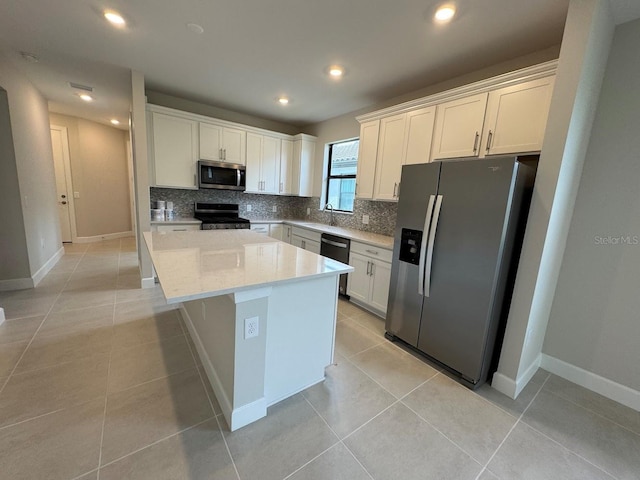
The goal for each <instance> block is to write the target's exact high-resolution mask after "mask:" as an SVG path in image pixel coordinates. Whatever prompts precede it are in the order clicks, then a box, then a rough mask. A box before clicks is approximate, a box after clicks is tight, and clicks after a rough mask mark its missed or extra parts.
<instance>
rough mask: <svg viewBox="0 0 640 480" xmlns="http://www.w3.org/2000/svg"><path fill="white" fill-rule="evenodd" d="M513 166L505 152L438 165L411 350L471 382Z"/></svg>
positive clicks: (483, 337)
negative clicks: (426, 287) (437, 202)
mask: <svg viewBox="0 0 640 480" xmlns="http://www.w3.org/2000/svg"><path fill="white" fill-rule="evenodd" d="M514 164H515V161H514V158H513V157H510V158H505V157H502V158H495V159H482V160H469V161H458V162H443V163H442V170H441V174H440V184H439V187H438V195H441V196H442V205H441V209H440V213H439V216H438V215H437V212H435V213H434V220H433V224H434V227H432V228H435V226H436V224H437V228H436V230H435V243H434V248H433V263H432V265H431V270H430V278H431V283H430V291H429V296H428V297H426V296H425V299H424V305H423V311H422V322H421V326H420V335H419V339H418V348H419V349H420V350H422V351H423V352H425V353H426V354H428V355H430V356H432V357H433V358H435V359H437V360H439V361H441V362H442V363H444V364H445V365H448V366H449V367H450V368H452V369H454V370H456V371H458V372H460V373H461V374H462V375H463V376H465V377H467V379H470V380H472V381H475V380H476V379H478V378H479V375H480V370H481V367H482V360H483V358H484V357H483V356H484V353H485V344H486V337H487V334H488V328H489V317H490V312H491V309H492V301H493V298H494V295H493V293H494V290H495V288H496V281H497V276H498V266H499V259H500V258H501V252H502V245H503V243H504V241H503V238H504V232H505V229H506V222H505V215H506V212H507V207H508V204H509V196H510V191H511V188H512V181H513V178H514V175H515V174H514ZM427 269H429V265H427ZM428 273H429V272H428Z"/></svg>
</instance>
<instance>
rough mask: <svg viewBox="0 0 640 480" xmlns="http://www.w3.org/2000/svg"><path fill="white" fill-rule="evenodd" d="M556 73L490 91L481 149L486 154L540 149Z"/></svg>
mask: <svg viewBox="0 0 640 480" xmlns="http://www.w3.org/2000/svg"><path fill="white" fill-rule="evenodd" d="M554 81H555V77H546V78H541V79H538V80H532V81H530V82H525V83H521V84H518V85H513V86H510V87H505V88H501V89H499V90H494V91H493V92H490V93H489V102H488V104H487V114H486V119H485V134H484V135H483V141H482V151H483V152H484V154H485V155H501V154H507V153H516V152H537V151H540V150H541V149H542V140H543V139H544V131H545V127H546V125H547V116H548V115H549V106H550V105H551V94H552V93H553V85H554Z"/></svg>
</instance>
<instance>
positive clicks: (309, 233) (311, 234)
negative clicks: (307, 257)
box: [291, 227, 322, 243]
mask: <svg viewBox="0 0 640 480" xmlns="http://www.w3.org/2000/svg"><path fill="white" fill-rule="evenodd" d="M291 233H292V234H293V235H297V236H299V237H303V238H307V239H309V240H313V241H314V242H318V243H320V237H321V236H322V234H321V233H320V232H315V231H313V230H307V229H306V228H300V227H293V228H292V229H291Z"/></svg>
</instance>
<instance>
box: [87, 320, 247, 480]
mask: <svg viewBox="0 0 640 480" xmlns="http://www.w3.org/2000/svg"><path fill="white" fill-rule="evenodd" d="M176 312H177V315H180V317H182V313H181V312H180V309H177V310H176ZM183 322H184V319H183V318H179V319H178V323H179V324H180V329H181V330H182V334H183V335H184V337H185V340H186V342H187V348H188V349H189V353H191V360H193V363H194V365H195V368H196V372H198V377H199V378H200V384H201V385H202V388H203V389H204V394H205V395H206V396H207V400H208V401H209V407H211V412H212V413H213V415H214V417H215V419H216V423H217V424H218V430H219V431H220V436H221V437H222V441H223V442H224V446H225V448H226V449H227V454H228V455H229V458H230V459H231V464H232V465H233V470H234V471H235V472H236V477H237V478H238V480H239V479H240V472H238V467H237V465H236V461H235V460H234V459H233V455H232V454H231V449H230V448H229V445H228V444H227V439H226V438H225V436H224V433H223V432H222V424H221V423H220V420H219V419H218V416H219V415H216V409H215V408H213V402H212V401H211V398H210V397H209V392H208V391H207V386H206V385H205V383H204V378H202V372H200V367H199V366H198V361H197V360H196V355H197V352H194V351H193V350H192V349H191V343H190V342H189V340H187V335H189V338H191V334H190V333H189V332H188V331H185V325H183ZM191 340H192V341H193V339H191ZM202 368H203V369H204V365H203V366H202ZM207 381H208V380H207ZM216 401H217V399H216ZM218 403H219V402H218ZM220 410H222V407H220ZM220 415H222V413H220ZM98 480H100V479H98Z"/></svg>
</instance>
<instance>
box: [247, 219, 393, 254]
mask: <svg viewBox="0 0 640 480" xmlns="http://www.w3.org/2000/svg"><path fill="white" fill-rule="evenodd" d="M251 223H255V224H263V223H286V224H287V225H294V226H296V227H301V228H308V229H309V230H314V231H316V232H320V233H330V234H332V235H338V236H339V237H344V238H349V239H351V240H353V241H356V242H362V243H366V244H368V245H372V246H374V247H379V248H386V249H389V250H392V249H393V237H388V236H387V235H380V234H378V233H371V232H364V231H362V230H356V229H355V228H344V227H333V226H330V225H326V224H324V223H316V222H307V221H304V220H267V219H261V220H251Z"/></svg>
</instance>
